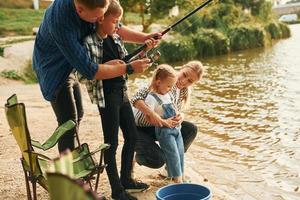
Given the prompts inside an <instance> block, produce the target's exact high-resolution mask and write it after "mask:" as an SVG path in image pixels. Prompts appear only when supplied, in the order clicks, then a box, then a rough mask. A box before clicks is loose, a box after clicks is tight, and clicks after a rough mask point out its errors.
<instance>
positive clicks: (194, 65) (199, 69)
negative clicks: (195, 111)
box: [181, 60, 204, 109]
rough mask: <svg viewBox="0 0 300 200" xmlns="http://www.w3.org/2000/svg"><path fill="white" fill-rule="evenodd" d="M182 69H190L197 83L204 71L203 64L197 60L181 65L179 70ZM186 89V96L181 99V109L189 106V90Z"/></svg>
mask: <svg viewBox="0 0 300 200" xmlns="http://www.w3.org/2000/svg"><path fill="white" fill-rule="evenodd" d="M183 69H191V70H193V72H194V73H195V74H196V76H197V78H198V81H199V80H200V79H201V78H202V76H203V73H204V70H203V64H202V63H201V62H200V61H198V60H193V61H190V62H188V63H186V64H184V65H182V68H181V70H183ZM186 89H187V95H186V96H184V97H183V107H184V108H185V109H187V108H188V107H189V106H190V98H191V88H186Z"/></svg>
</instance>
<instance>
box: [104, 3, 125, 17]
mask: <svg viewBox="0 0 300 200" xmlns="http://www.w3.org/2000/svg"><path fill="white" fill-rule="evenodd" d="M121 14H123V8H122V6H121V4H120V2H119V1H118V0H109V6H108V8H107V11H106V12H105V14H104V17H107V16H108V15H121Z"/></svg>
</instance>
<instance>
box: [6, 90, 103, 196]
mask: <svg viewBox="0 0 300 200" xmlns="http://www.w3.org/2000/svg"><path fill="white" fill-rule="evenodd" d="M5 114H6V118H7V121H8V124H9V127H10V129H11V131H12V134H13V135H14V137H15V139H16V141H17V144H18V146H19V148H20V150H21V153H22V157H21V163H22V167H23V171H24V175H25V182H26V190H27V197H28V199H29V200H31V199H32V198H33V199H37V196H36V183H38V184H39V185H41V186H42V187H43V188H44V189H46V190H48V185H47V182H46V178H45V176H44V174H45V169H46V168H47V166H48V163H49V160H50V158H49V157H47V156H45V155H43V154H40V153H37V152H36V151H34V148H33V147H36V148H39V149H42V150H44V151H46V150H48V149H50V148H52V147H53V146H54V145H55V144H56V143H57V142H58V140H59V138H60V137H61V136H62V135H63V134H64V133H66V132H67V131H68V130H71V129H72V128H75V126H76V124H75V123H74V122H73V121H71V120H70V121H67V122H66V123H64V124H62V125H61V126H59V127H58V128H57V129H56V130H55V132H54V133H53V134H52V135H51V137H50V138H49V139H48V140H47V141H46V142H45V143H44V144H40V143H39V142H38V141H34V140H31V137H30V132H29V129H28V126H27V121H26V112H25V105H24V104H23V103H18V100H17V96H16V95H15V94H14V95H12V96H11V97H9V98H8V99H7V103H6V104H5ZM77 138H78V136H77ZM78 142H79V140H78ZM107 148H109V145H108V144H102V145H100V146H99V148H97V149H96V150H95V151H93V152H90V150H89V148H88V145H87V144H86V143H85V144H82V145H80V146H78V147H77V148H76V149H74V150H73V151H72V155H73V158H74V160H73V165H74V166H73V168H74V175H75V178H80V179H82V180H84V181H85V182H87V183H89V185H90V187H91V188H92V184H91V180H92V179H93V178H94V177H95V176H96V183H95V188H94V190H95V191H97V187H98V183H99V178H100V174H101V173H102V172H103V170H104V168H105V164H103V152H104V150H106V149H107ZM99 151H100V152H101V153H100V158H99V161H98V163H99V164H97V163H96V162H95V161H94V159H93V157H92V155H93V154H95V153H97V152H99ZM30 182H31V183H32V190H33V193H31V189H30Z"/></svg>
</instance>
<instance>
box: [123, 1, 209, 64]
mask: <svg viewBox="0 0 300 200" xmlns="http://www.w3.org/2000/svg"><path fill="white" fill-rule="evenodd" d="M212 1H213V0H207V1H205V2H204V3H202V4H201V5H200V6H198V7H197V8H195V9H194V10H192V11H191V12H189V13H188V14H187V15H185V16H184V17H183V18H181V19H180V20H178V21H177V22H175V23H174V24H172V25H170V26H169V27H168V28H166V29H165V30H164V31H162V32H161V36H164V35H165V34H166V33H168V32H169V31H170V30H172V29H173V28H174V27H175V26H177V25H178V24H180V23H181V22H183V21H184V20H186V19H187V18H189V17H190V16H192V15H193V14H194V13H196V12H197V11H198V10H200V9H201V8H203V7H205V6H206V5H208V4H209V3H210V2H212ZM153 39H155V40H156V39H158V37H157V36H154V37H153ZM146 48H147V45H146V44H144V45H142V46H140V47H139V48H137V49H136V50H135V51H133V52H132V53H131V54H128V55H127V56H125V58H124V59H123V61H124V62H128V61H130V60H131V59H132V58H133V57H135V56H136V55H138V54H139V53H140V52H141V51H143V50H144V49H146Z"/></svg>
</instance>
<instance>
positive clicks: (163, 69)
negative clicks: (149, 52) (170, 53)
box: [149, 64, 177, 91]
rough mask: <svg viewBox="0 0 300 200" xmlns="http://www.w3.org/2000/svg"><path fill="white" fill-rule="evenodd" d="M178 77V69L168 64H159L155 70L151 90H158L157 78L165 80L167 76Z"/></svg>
mask: <svg viewBox="0 0 300 200" xmlns="http://www.w3.org/2000/svg"><path fill="white" fill-rule="evenodd" d="M169 77H172V78H176V77H177V76H176V71H175V70H174V69H173V67H171V66H170V65H167V64H161V65H158V66H157V68H156V70H155V71H154V74H153V77H152V81H151V84H150V87H149V90H151V91H157V86H156V81H157V80H165V79H166V78H169Z"/></svg>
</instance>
